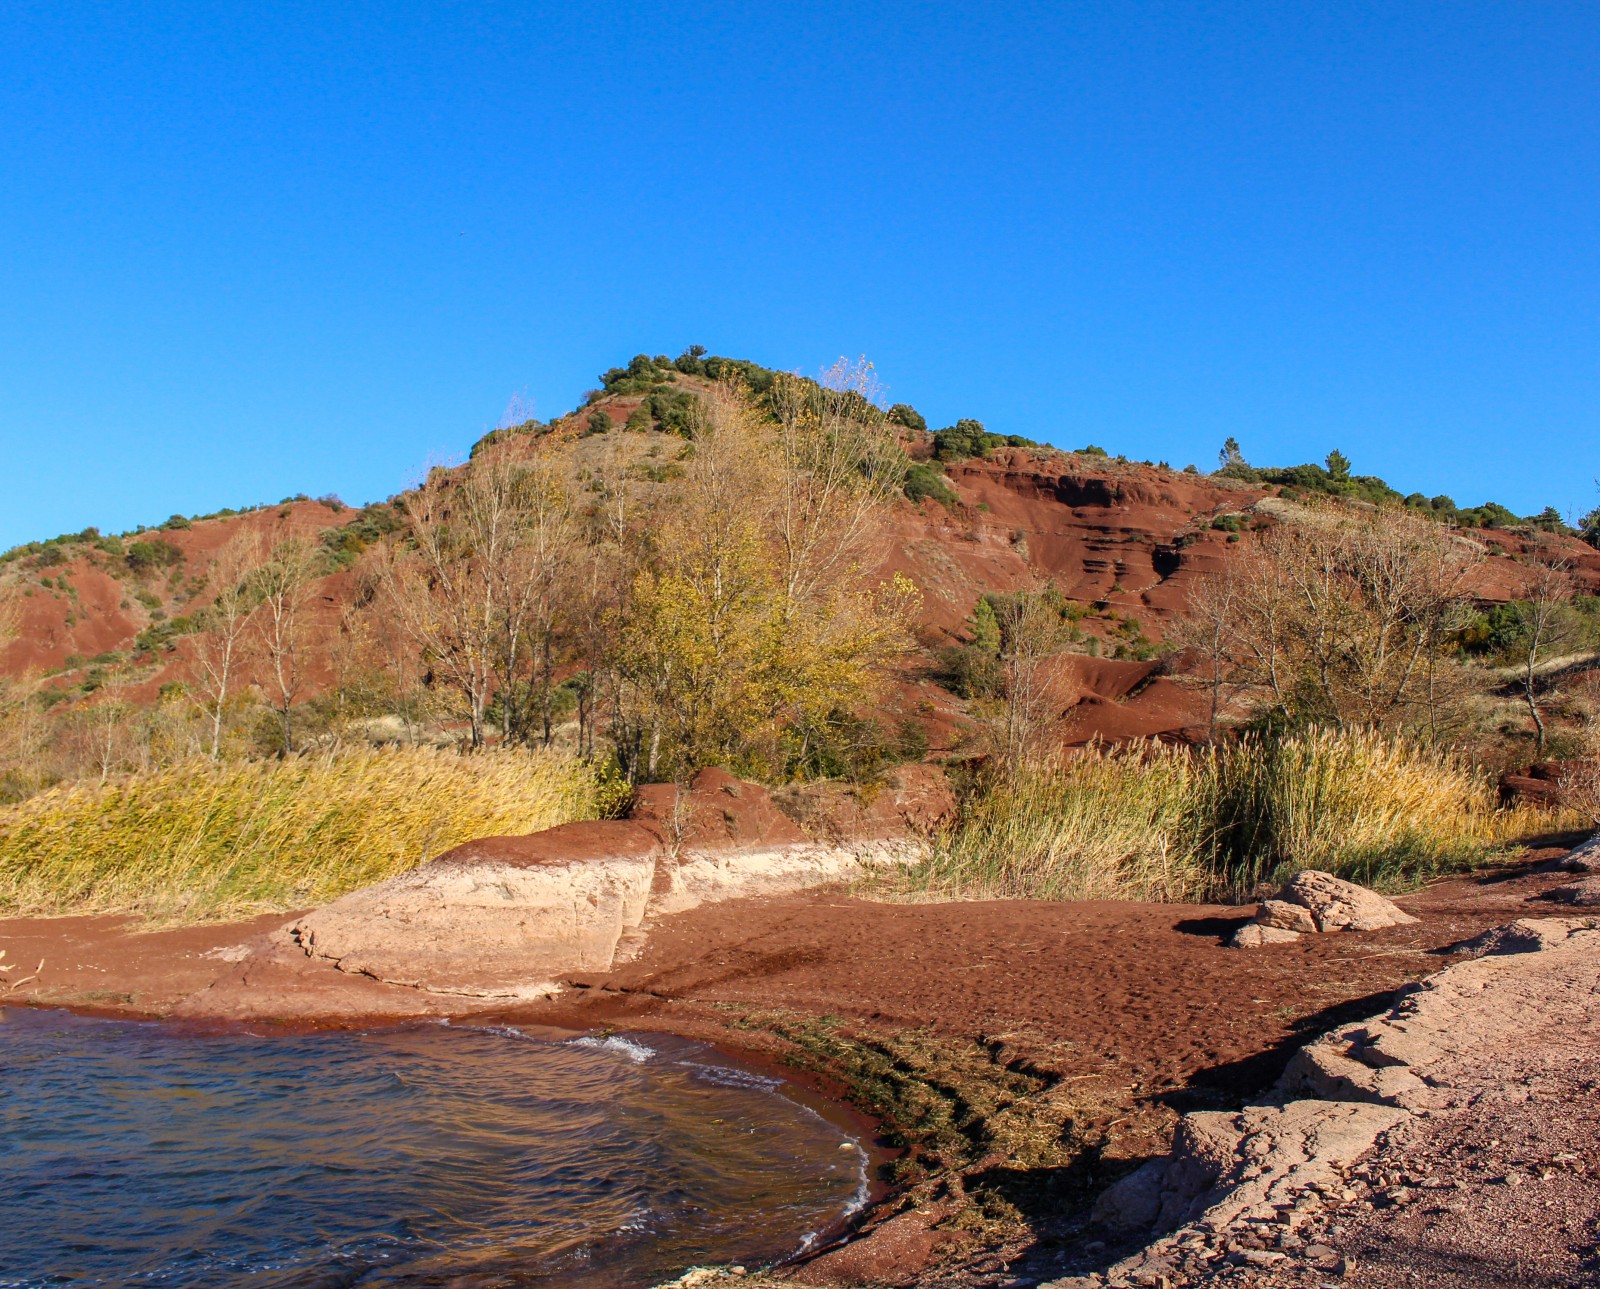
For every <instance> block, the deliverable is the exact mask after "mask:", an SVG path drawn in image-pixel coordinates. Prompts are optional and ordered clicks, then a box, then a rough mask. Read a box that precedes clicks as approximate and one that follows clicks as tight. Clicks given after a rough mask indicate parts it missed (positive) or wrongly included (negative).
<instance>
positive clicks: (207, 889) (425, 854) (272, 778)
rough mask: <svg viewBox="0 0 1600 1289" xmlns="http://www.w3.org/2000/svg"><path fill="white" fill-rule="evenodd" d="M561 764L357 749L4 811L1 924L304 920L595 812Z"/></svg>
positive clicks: (596, 784)
mask: <svg viewBox="0 0 1600 1289" xmlns="http://www.w3.org/2000/svg"><path fill="white" fill-rule="evenodd" d="M608 790H609V787H608V785H606V784H603V783H602V782H601V781H600V779H599V778H598V776H597V775H596V773H595V772H594V771H593V770H592V769H590V768H589V767H588V766H586V765H585V764H583V763H582V762H580V761H578V760H576V759H574V758H572V757H569V756H562V755H556V754H551V753H540V752H523V751H517V752H495V753H485V754H480V755H476V756H460V755H457V754H455V753H451V752H437V751H433V750H429V749H425V748H393V749H381V750H380V749H364V750H360V751H349V752H341V753H338V754H328V755H320V756H303V757H298V758H293V759H290V760H285V761H246V762H231V763H229V762H225V763H222V764H214V763H212V762H209V761H197V762H190V763H187V764H184V765H179V766H175V767H172V768H170V769H164V770H159V771H156V772H153V773H150V774H143V775H134V776H131V777H129V778H126V779H123V780H120V781H113V782H110V783H107V784H105V785H103V786H100V785H86V784H78V785H68V786H62V787H57V788H53V789H51V790H49V791H47V792H45V793H42V794H41V795H39V796H36V797H33V798H30V799H29V800H27V801H24V802H22V803H20V804H18V805H14V806H8V807H6V808H4V809H3V810H0V910H3V911H5V912H7V913H12V914H42V915H50V914H62V913H113V912H115V913H131V914H137V915H141V916H144V917H147V918H150V919H153V920H158V921H179V920H181V921H199V920H206V919H215V918H228V917H237V916H243V915H247V914H251V913H258V912H268V911H275V910H288V909H294V908H304V907H307V906H310V905H316V904H322V903H325V902H326V901H328V900H331V899H335V898H337V897H338V896H340V895H342V894H344V893H345V892H347V891H350V890H353V889H355V888H356V887H358V886H364V885H366V884H368V883H370V882H376V881H381V880H382V879H384V878H386V877H390V876H393V875H394V874H395V873H398V872H401V871H403V870H404V869H407V868H411V867H413V866H415V865H416V864H419V863H421V862H422V861H423V860H425V859H428V858H430V857H432V856H434V855H437V854H438V853H440V852H441V851H443V850H447V849H449V848H450V847H451V846H455V845H459V844H460V843H461V842H464V841H467V840H469V839H471V838H473V837H482V836H487V835H493V834H499V833H523V832H532V831H535V830H537V829H540V828H547V827H550V826H552V825H554V824H558V823H564V822H567V821H569V820H573V819H583V818H594V817H596V815H597V814H599V813H603V812H604V809H605V806H606V804H607V803H606V802H604V801H603V800H602V798H603V797H604V796H605V795H606V793H607V791H608Z"/></svg>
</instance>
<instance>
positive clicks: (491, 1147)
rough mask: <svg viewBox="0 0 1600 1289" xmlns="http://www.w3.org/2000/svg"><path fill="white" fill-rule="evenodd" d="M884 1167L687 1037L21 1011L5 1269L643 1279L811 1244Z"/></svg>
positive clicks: (134, 1274)
mask: <svg viewBox="0 0 1600 1289" xmlns="http://www.w3.org/2000/svg"><path fill="white" fill-rule="evenodd" d="M847 1140H848V1141H850V1145H851V1148H850V1149H841V1148H840V1147H841V1144H842V1143H844V1142H845V1141H847ZM866 1175H867V1159H866V1156H865V1155H864V1154H863V1152H862V1150H861V1148H860V1144H859V1143H858V1142H856V1141H855V1140H854V1139H853V1138H851V1137H849V1135H848V1133H847V1132H846V1130H843V1129H841V1128H840V1127H839V1126H838V1125H837V1124H833V1123H830V1122H828V1121H827V1120H826V1119H824V1118H823V1117H822V1116H820V1115H819V1114H817V1113H816V1112H815V1111H813V1110H812V1109H810V1108H808V1107H807V1106H805V1105H804V1104H802V1103H801V1102H800V1101H797V1100H796V1099H794V1098H793V1097H791V1096H789V1095H786V1093H785V1085H784V1084H782V1083H780V1082H779V1081H777V1080H774V1079H770V1078H766V1077H764V1076H762V1075H760V1074H757V1073H755V1072H753V1071H751V1070H748V1069H743V1068H740V1067H738V1066H737V1065H735V1064H733V1063H732V1062H730V1061H728V1060H727V1059H726V1058H724V1057H722V1056H721V1055H719V1054H718V1053H717V1052H715V1051H714V1050H712V1049H710V1048H707V1047H705V1046H702V1045H700V1044H695V1043H691V1042H687V1041H685V1040H681V1039H673V1038H666V1037H660V1036H656V1035H648V1036H647V1035H622V1036H612V1037H608V1038H600V1037H581V1038H576V1039H573V1038H562V1037H559V1036H540V1035H535V1034H524V1033H522V1032H519V1031H517V1030H515V1029H490V1028H476V1029H475V1028H470V1027H467V1026H464V1025H463V1026H445V1025H425V1026H413V1027H405V1028H394V1029H382V1030H372V1031H365V1032H354V1033H351V1032H328V1033H314V1034H302V1035H269V1036H259V1035H253V1034H248V1033H242V1032H226V1033H216V1032H204V1031H198V1030H185V1029H180V1028H175V1027H170V1026H166V1025H161V1024H155V1023H147V1022H137V1021H120V1020H95V1019H89V1018H84V1017H79V1016H74V1015H70V1014H68V1013H65V1012H58V1011H28V1010H23V1009H15V1008H13V1009H0V1286H5V1287H7V1289H10V1287H12V1286H45V1285H80V1284H81V1285H167V1286H223V1285H226V1286H234V1285H239V1286H251V1287H252V1289H256V1287H261V1289H268V1287H277V1286H284V1287H287V1286H294V1287H295V1289H317V1287H321V1286H328V1287H330V1289H331V1287H332V1286H345V1285H360V1286H400V1285H408V1286H409V1285H416V1286H422V1285H439V1286H445V1285H449V1286H462V1287H463V1289H465V1287H469V1286H471V1287H477V1286H499V1285H508V1286H509V1285H549V1286H591V1285H592V1286H601V1285H604V1286H608V1287H609V1286H616V1287H618V1289H625V1287H626V1286H634V1285H638V1286H647V1285H652V1284H655V1283H657V1282H658V1281H660V1280H662V1279H665V1278H668V1277H670V1276H673V1275H676V1274H678V1273H680V1272H682V1271H683V1270H685V1269H687V1268H688V1267H689V1266H692V1265H695V1264H697V1263H706V1262H717V1263H725V1262H743V1263H745V1264H747V1265H751V1266H754V1265H759V1264H765V1263H770V1262H773V1261H776V1260H779V1259H782V1258H784V1257H786V1256H788V1255H790V1254H793V1253H795V1252H797V1251H799V1250H800V1249H802V1248H803V1247H804V1246H806V1245H807V1243H808V1241H812V1240H815V1239H816V1238H817V1233H818V1232H821V1231H824V1230H826V1229H828V1228H830V1227H832V1226H834V1225H835V1224H837V1223H838V1222H839V1221H840V1220H841V1219H842V1218H843V1217H844V1216H846V1215H847V1214H848V1213H849V1212H851V1211H853V1210H854V1208H855V1207H856V1206H859V1204H860V1203H861V1202H862V1201H863V1199H864V1198H865V1194H866Z"/></svg>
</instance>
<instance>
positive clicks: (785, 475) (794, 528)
mask: <svg viewBox="0 0 1600 1289" xmlns="http://www.w3.org/2000/svg"><path fill="white" fill-rule="evenodd" d="M882 401H883V399H882V387H881V386H880V385H879V384H878V381H877V376H876V374H875V373H874V371H873V368H872V364H871V363H869V362H867V361H866V359H864V358H863V359H859V360H857V361H856V362H853V363H852V362H847V361H846V360H845V359H843V358H841V359H839V361H838V362H836V363H834V365H833V366H832V367H830V368H829V369H828V370H827V371H825V372H823V373H822V376H821V378H820V379H819V380H816V381H810V380H805V379H803V378H801V377H798V376H791V375H779V376H778V378H777V380H776V381H775V383H774V384H773V387H772V393H771V396H770V402H771V405H772V409H773V413H774V415H775V416H776V418H777V435H776V446H777V449H778V454H779V457H780V461H781V465H782V467H783V468H782V471H781V480H782V487H781V488H780V489H779V491H778V493H777V495H776V498H775V504H774V514H773V528H774V531H775V533H776V536H777V541H778V549H779V552H780V556H781V559H782V562H783V567H782V579H783V592H784V595H785V597H786V599H787V600H788V601H789V602H790V603H796V602H799V601H802V600H805V599H806V598H807V597H809V596H812V595H814V594H816V592H817V590H818V588H819V587H824V586H831V585H836V584H837V583H838V582H839V580H840V578H841V577H842V576H843V574H844V572H845V570H846V569H848V568H849V567H850V566H851V565H852V564H857V563H859V562H861V560H862V559H863V557H864V556H865V554H866V544H867V542H868V540H869V539H870V537H871V536H872V535H873V533H874V532H876V531H877V530H878V529H879V527H880V525H881V522H882V518H883V513H884V503H885V502H886V501H888V500H889V499H890V498H892V497H893V496H894V495H895V494H896V493H898V492H899V490H900V486H901V484H903V483H904V482H905V470H906V456H905V453H904V452H902V451H901V450H900V445H899V441H898V439H897V437H896V431H895V429H894V427H893V426H892V425H891V424H890V423H889V422H888V420H887V417H886V414H885V412H884V410H883V407H882Z"/></svg>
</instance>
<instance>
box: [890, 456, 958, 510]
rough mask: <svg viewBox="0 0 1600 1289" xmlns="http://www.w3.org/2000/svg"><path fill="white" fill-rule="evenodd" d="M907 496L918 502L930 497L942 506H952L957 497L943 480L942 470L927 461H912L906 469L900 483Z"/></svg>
mask: <svg viewBox="0 0 1600 1289" xmlns="http://www.w3.org/2000/svg"><path fill="white" fill-rule="evenodd" d="M901 486H902V487H903V488H904V490H905V494H906V496H907V497H909V498H911V500H912V501H916V502H920V501H922V500H923V499H924V498H926V497H931V498H932V499H933V500H934V501H937V502H938V503H939V504H940V505H942V506H953V505H955V504H956V501H957V498H956V494H955V492H954V490H953V489H952V488H951V487H950V485H949V483H947V482H946V481H945V477H944V471H943V470H942V469H940V468H939V467H938V466H937V465H933V464H930V463H929V462H927V461H913V462H912V463H911V465H910V466H909V467H908V468H907V470H906V481H905V483H904V484H903V485H901Z"/></svg>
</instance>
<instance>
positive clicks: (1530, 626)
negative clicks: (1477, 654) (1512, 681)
mask: <svg viewBox="0 0 1600 1289" xmlns="http://www.w3.org/2000/svg"><path fill="white" fill-rule="evenodd" d="M1572 591H1573V587H1572V575H1571V572H1570V569H1569V567H1568V566H1567V565H1566V564H1565V563H1557V564H1548V565H1542V566H1541V567H1540V568H1539V569H1538V571H1537V572H1536V573H1535V575H1534V577H1533V580H1532V581H1531V582H1530V583H1529V584H1528V595H1527V598H1526V599H1525V600H1522V601H1520V602H1519V603H1518V604H1517V617H1518V618H1519V620H1520V622H1521V630H1520V631H1519V632H1518V634H1517V638H1516V640H1515V642H1514V643H1513V644H1512V646H1511V649H1510V653H1511V654H1512V656H1513V657H1514V658H1515V660H1516V665H1517V688H1518V689H1519V690H1520V691H1521V693H1522V701H1523V703H1524V705H1526V707H1527V709H1528V715H1529V716H1530V717H1531V718H1532V720H1533V728H1534V736H1535V756H1536V757H1537V759H1539V760H1543V759H1544V745H1545V740H1546V731H1545V724H1544V713H1543V711H1542V710H1541V707H1540V703H1541V700H1542V697H1543V696H1542V695H1541V694H1540V692H1539V664H1540V663H1542V662H1545V661H1547V660H1548V659H1549V658H1550V657H1551V656H1552V655H1554V654H1556V653H1559V652H1560V651H1561V650H1562V649H1563V648H1565V647H1567V646H1568V645H1570V644H1571V643H1572V640H1573V632H1572V626H1571V611H1570V609H1569V605H1570V603H1571V600H1572Z"/></svg>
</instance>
